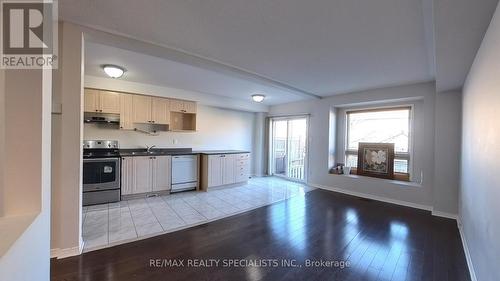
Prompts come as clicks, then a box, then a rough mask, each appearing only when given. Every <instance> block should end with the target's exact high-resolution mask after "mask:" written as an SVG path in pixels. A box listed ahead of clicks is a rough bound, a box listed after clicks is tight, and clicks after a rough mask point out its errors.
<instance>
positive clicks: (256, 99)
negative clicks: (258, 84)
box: [252, 94, 266, 102]
mask: <svg viewBox="0 0 500 281" xmlns="http://www.w3.org/2000/svg"><path fill="white" fill-rule="evenodd" d="M265 98H266V96H264V95H261V94H257V95H252V99H253V101H254V102H262V101H264V99H265Z"/></svg>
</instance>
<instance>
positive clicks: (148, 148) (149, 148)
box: [146, 145, 156, 153]
mask: <svg viewBox="0 0 500 281" xmlns="http://www.w3.org/2000/svg"><path fill="white" fill-rule="evenodd" d="M153 147H156V145H152V146H147V145H146V152H148V153H149V152H150V151H151V149H153Z"/></svg>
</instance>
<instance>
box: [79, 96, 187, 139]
mask: <svg viewBox="0 0 500 281" xmlns="http://www.w3.org/2000/svg"><path fill="white" fill-rule="evenodd" d="M84 111H85V112H98V113H112V114H119V115H120V129H122V130H133V129H135V128H137V125H136V124H155V125H164V126H158V127H155V128H154V130H153V129H148V130H153V131H157V130H162V131H167V130H169V131H174V132H194V131H196V118H197V116H196V111H197V105H196V102H194V101H186V100H178V99H169V98H162V97H153V96H148V95H141V94H131V93H119V92H113V91H107V90H99V89H90V88H85V95H84Z"/></svg>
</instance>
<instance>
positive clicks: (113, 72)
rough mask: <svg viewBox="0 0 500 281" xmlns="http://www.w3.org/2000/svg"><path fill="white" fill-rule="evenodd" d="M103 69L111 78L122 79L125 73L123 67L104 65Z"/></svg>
mask: <svg viewBox="0 0 500 281" xmlns="http://www.w3.org/2000/svg"><path fill="white" fill-rule="evenodd" d="M102 69H104V72H106V74H107V75H108V76H109V77H111V78H120V77H122V75H123V73H124V72H125V69H124V68H123V67H119V66H117V65H112V64H106V65H103V66H102Z"/></svg>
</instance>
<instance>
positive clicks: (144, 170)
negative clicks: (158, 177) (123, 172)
mask: <svg viewBox="0 0 500 281" xmlns="http://www.w3.org/2000/svg"><path fill="white" fill-rule="evenodd" d="M151 162H152V157H149V156H138V157H134V178H135V186H134V189H133V191H134V192H133V193H146V192H151V191H153V188H152V178H151V177H152V175H151V172H152V167H151V166H152V163H151Z"/></svg>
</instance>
